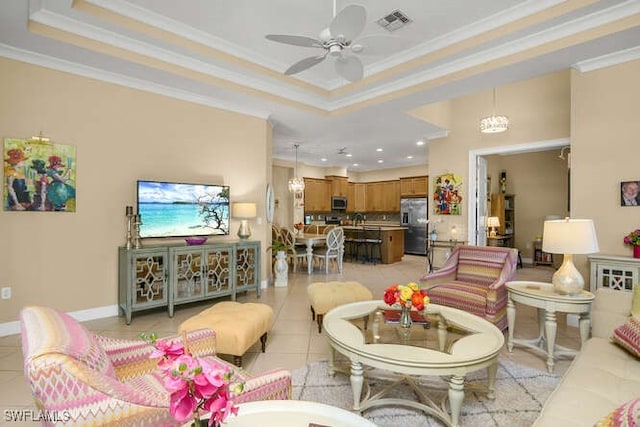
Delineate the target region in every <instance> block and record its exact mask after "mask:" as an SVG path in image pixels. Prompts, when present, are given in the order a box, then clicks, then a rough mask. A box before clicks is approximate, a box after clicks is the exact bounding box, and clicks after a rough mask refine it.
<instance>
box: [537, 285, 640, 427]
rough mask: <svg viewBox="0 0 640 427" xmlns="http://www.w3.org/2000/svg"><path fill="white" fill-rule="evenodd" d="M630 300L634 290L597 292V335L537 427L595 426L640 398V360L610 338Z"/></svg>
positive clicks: (594, 313) (555, 393) (594, 328)
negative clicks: (621, 407)
mask: <svg viewBox="0 0 640 427" xmlns="http://www.w3.org/2000/svg"><path fill="white" fill-rule="evenodd" d="M631 302H632V293H631V292H621V291H612V290H610V289H599V290H597V291H596V299H595V301H594V303H593V307H592V311H591V320H592V322H591V325H592V328H591V331H592V337H591V338H589V339H588V340H587V341H586V342H585V343H584V345H583V347H582V351H581V352H580V353H579V354H578V355H577V356H576V358H575V359H574V360H573V362H572V363H571V366H570V367H569V369H568V370H567V372H566V374H565V375H564V377H563V378H562V380H561V382H560V385H559V386H558V388H556V389H555V390H554V391H553V393H551V395H550V396H549V399H547V401H546V402H545V404H544V406H543V408H542V411H541V413H540V416H539V417H538V419H537V420H536V422H535V423H534V426H537V427H547V426H549V427H551V426H553V427H557V426H562V427H571V426H576V427H584V426H593V425H595V424H596V423H597V422H598V421H599V420H601V419H602V418H604V417H605V416H607V415H608V414H609V413H611V412H612V411H613V410H614V409H616V408H617V407H619V406H620V405H621V404H623V403H625V402H627V401H629V400H631V399H634V398H638V397H640V360H638V359H637V358H635V357H634V356H632V355H631V354H630V353H629V352H627V351H626V350H624V349H623V348H622V347H620V346H618V345H616V344H614V343H612V342H611V340H610V339H609V337H610V336H611V334H612V331H613V330H614V329H615V328H617V327H618V326H620V325H622V324H624V323H625V321H626V320H627V318H628V316H629V312H630V310H631Z"/></svg>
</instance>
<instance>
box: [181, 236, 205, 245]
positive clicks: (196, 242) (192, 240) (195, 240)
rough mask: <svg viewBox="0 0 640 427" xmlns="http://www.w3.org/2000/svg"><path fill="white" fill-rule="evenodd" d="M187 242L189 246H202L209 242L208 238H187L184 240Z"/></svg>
mask: <svg viewBox="0 0 640 427" xmlns="http://www.w3.org/2000/svg"><path fill="white" fill-rule="evenodd" d="M184 241H185V242H187V245H189V246H194V245H201V244H203V243H204V242H206V241H207V238H206V237H187V238H186V239H184Z"/></svg>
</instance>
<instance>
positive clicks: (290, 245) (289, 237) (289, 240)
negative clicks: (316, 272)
mask: <svg viewBox="0 0 640 427" xmlns="http://www.w3.org/2000/svg"><path fill="white" fill-rule="evenodd" d="M280 235H281V238H280V241H281V242H282V243H284V245H285V246H286V247H287V259H288V260H290V261H291V264H292V266H293V272H294V273H295V272H296V267H297V265H298V262H300V263H302V262H304V261H305V260H306V259H307V251H306V249H304V248H302V247H300V246H296V236H295V234H293V231H292V230H291V229H289V228H287V227H282V228H281V229H280Z"/></svg>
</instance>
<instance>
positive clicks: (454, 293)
mask: <svg viewBox="0 0 640 427" xmlns="http://www.w3.org/2000/svg"><path fill="white" fill-rule="evenodd" d="M517 260H518V250H517V249H513V248H501V247H488V246H466V245H461V246H458V247H456V248H455V249H454V250H453V252H452V254H451V256H450V257H449V259H448V260H447V261H446V262H445V264H444V266H443V267H442V268H441V269H439V270H438V271H436V272H433V273H430V274H426V275H424V276H422V277H421V278H420V282H421V283H422V285H423V286H424V287H425V288H426V289H427V293H428V295H429V299H430V300H431V302H432V303H434V304H441V305H445V306H448V307H454V308H458V309H460V310H464V311H467V312H469V313H473V314H475V315H477V316H480V317H482V318H483V319H485V320H488V321H489V322H491V323H493V324H494V325H496V326H497V327H498V328H500V330H504V329H506V327H507V288H506V286H505V283H506V282H507V281H509V280H513V277H514V275H515V271H516V263H517Z"/></svg>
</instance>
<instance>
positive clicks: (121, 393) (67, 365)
mask: <svg viewBox="0 0 640 427" xmlns="http://www.w3.org/2000/svg"><path fill="white" fill-rule="evenodd" d="M20 327H21V333H22V351H23V355H24V372H25V378H26V380H27V382H28V383H29V385H30V386H31V390H32V393H33V396H34V399H35V402H36V406H37V407H38V409H40V410H44V411H47V412H48V413H50V414H53V415H54V416H53V417H52V421H51V422H49V421H47V420H44V421H43V424H44V425H54V424H55V425H69V426H71V425H73V426H76V425H83V426H107V425H109V426H128V425H136V426H144V425H153V426H177V425H180V424H181V423H178V422H177V421H175V420H174V419H173V416H172V415H171V414H170V412H169V394H168V393H167V391H166V390H165V389H164V387H163V385H162V377H161V374H160V372H159V371H158V369H157V362H158V361H157V359H156V360H152V359H149V355H150V354H151V351H152V350H153V347H152V346H150V345H149V344H147V343H146V342H144V341H142V340H137V341H133V340H121V339H115V338H108V337H104V336H100V335H97V334H93V333H92V332H90V331H89V330H88V329H86V328H85V327H84V326H83V325H82V324H80V323H79V322H77V321H76V320H75V319H73V318H72V317H71V316H69V315H68V314H66V313H64V312H61V311H58V310H55V309H52V308H48V307H36V306H30V307H25V308H24V309H22V311H21V312H20ZM164 339H165V340H166V339H168V340H180V339H182V337H181V336H180V335H175V336H172V337H166V338H164ZM187 343H188V346H189V350H190V351H191V352H192V354H193V355H194V356H199V357H215V356H214V354H215V332H214V331H212V330H210V329H200V330H197V331H193V332H190V333H188V334H187ZM225 363H226V362H225ZM229 366H230V367H231V368H232V369H233V370H234V371H236V378H238V381H244V383H245V387H244V390H243V391H242V392H241V393H240V394H239V395H237V396H236V397H235V399H234V401H235V402H236V403H242V402H247V401H253V400H268V399H289V398H290V395H291V373H290V372H289V371H286V370H283V369H279V370H274V371H270V372H267V373H265V374H262V375H259V376H251V375H249V374H248V373H247V372H245V371H243V370H241V369H240V370H239V369H238V368H237V367H236V366H233V365H231V364H229ZM230 389H231V390H233V387H230ZM56 417H57V418H58V422H53V421H55V418H56ZM59 420H63V422H62V423H60V422H59Z"/></svg>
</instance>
